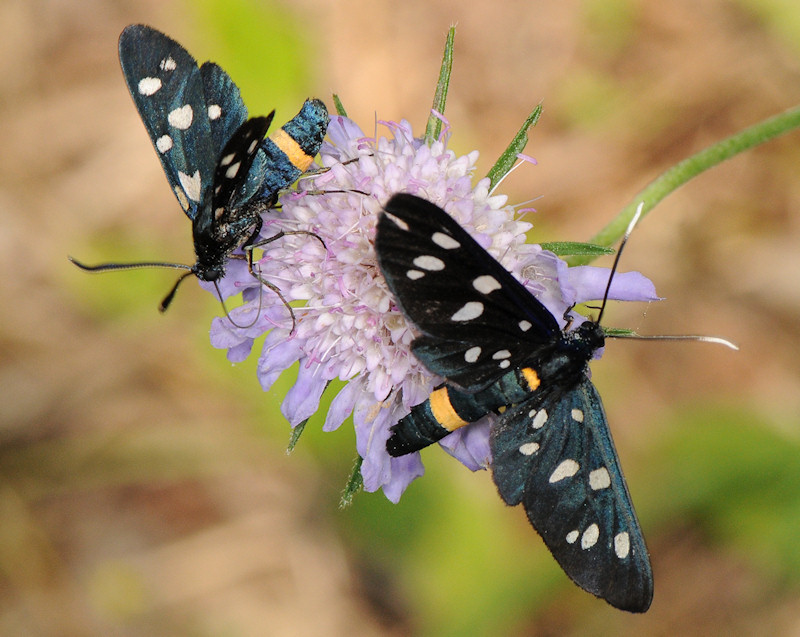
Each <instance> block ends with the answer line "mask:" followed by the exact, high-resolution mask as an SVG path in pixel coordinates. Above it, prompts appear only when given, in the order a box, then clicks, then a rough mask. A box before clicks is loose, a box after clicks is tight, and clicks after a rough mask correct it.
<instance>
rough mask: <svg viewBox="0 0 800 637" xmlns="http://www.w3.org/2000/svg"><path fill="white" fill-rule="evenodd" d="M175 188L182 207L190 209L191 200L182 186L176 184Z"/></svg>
mask: <svg viewBox="0 0 800 637" xmlns="http://www.w3.org/2000/svg"><path fill="white" fill-rule="evenodd" d="M173 190H174V191H175V196H176V197H177V198H178V203H179V204H180V205H181V208H183V209H184V210H189V200H188V199H187V198H186V195H185V194H183V190H181V187H180V186H175V188H173Z"/></svg>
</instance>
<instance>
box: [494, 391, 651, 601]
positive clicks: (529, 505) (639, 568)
mask: <svg viewBox="0 0 800 637" xmlns="http://www.w3.org/2000/svg"><path fill="white" fill-rule="evenodd" d="M558 391H559V390H558V388H554V389H553V390H551V391H544V392H540V393H538V394H535V395H533V396H532V398H531V399H530V400H527V401H525V402H523V403H521V404H520V405H517V406H516V407H514V408H512V409H509V410H508V411H506V412H505V413H504V414H503V415H502V416H500V418H499V419H498V421H497V423H496V424H495V425H494V427H493V428H492V433H491V441H490V444H491V449H492V457H493V462H492V467H493V475H494V481H495V484H496V485H497V489H498V491H499V492H500V495H501V496H502V498H503V499H504V500H505V501H506V503H508V504H510V505H515V504H519V503H520V502H521V503H522V504H523V506H524V507H525V511H526V513H527V514H528V519H529V520H530V522H531V524H532V525H533V527H534V528H535V529H536V530H537V531H538V532H539V534H540V535H541V536H542V539H544V542H545V544H546V545H547V547H548V548H549V549H550V552H551V553H552V554H553V557H555V559H556V560H557V561H558V563H559V564H560V565H561V568H563V569H564V572H566V573H567V575H569V576H570V577H571V578H572V579H573V580H574V581H575V583H577V584H578V585H579V586H580V587H581V588H584V589H585V590H587V591H589V592H591V593H594V594H595V595H597V596H598V597H602V598H603V599H605V600H607V601H608V602H609V603H611V604H613V605H614V606H616V607H617V608H622V609H624V610H630V611H635V612H643V611H645V610H647V608H648V607H649V606H650V602H651V600H652V597H653V577H652V571H651V568H650V560H649V556H648V554H647V548H646V546H645V544H644V538H643V537H642V532H641V529H640V528H639V522H638V520H637V519H636V514H635V513H634V510H633V504H632V502H631V497H630V493H629V492H628V487H627V485H626V484H625V479H624V478H623V476H622V471H621V469H620V465H619V459H618V457H617V452H616V450H615V449H614V443H613V442H612V440H611V434H610V432H609V429H608V422H607V421H606V418H605V412H604V411H603V406H602V403H601V402H600V396H599V395H598V393H597V390H596V389H595V388H594V385H592V383H591V382H590V381H589V380H588V379H585V380H584V381H582V382H581V383H580V384H579V385H578V386H577V387H576V388H575V389H572V390H570V391H568V392H566V393H565V394H563V395H558ZM544 405H547V410H548V414H547V418H546V419H543V418H539V419H537V415H538V414H540V413H541V412H542V409H541V408H542V406H544ZM543 420H544V424H542V421H543Z"/></svg>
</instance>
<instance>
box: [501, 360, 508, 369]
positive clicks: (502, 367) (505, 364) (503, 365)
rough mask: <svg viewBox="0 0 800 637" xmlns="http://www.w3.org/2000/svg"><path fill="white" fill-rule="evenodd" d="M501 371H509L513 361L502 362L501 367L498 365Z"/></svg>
mask: <svg viewBox="0 0 800 637" xmlns="http://www.w3.org/2000/svg"><path fill="white" fill-rule="evenodd" d="M498 367H499V368H500V369H508V368H509V367H511V361H500V365H498Z"/></svg>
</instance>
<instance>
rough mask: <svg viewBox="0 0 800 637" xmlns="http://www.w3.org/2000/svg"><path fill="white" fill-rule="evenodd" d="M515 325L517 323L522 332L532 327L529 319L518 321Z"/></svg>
mask: <svg viewBox="0 0 800 637" xmlns="http://www.w3.org/2000/svg"><path fill="white" fill-rule="evenodd" d="M517 325H519V329H521V330H522V331H523V332H527V331H528V330H529V329H531V328H532V327H533V325H531V323H530V321H520V322H519V323H517Z"/></svg>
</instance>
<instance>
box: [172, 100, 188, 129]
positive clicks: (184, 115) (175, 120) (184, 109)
mask: <svg viewBox="0 0 800 637" xmlns="http://www.w3.org/2000/svg"><path fill="white" fill-rule="evenodd" d="M193 118H194V111H192V106H191V104H184V105H183V106H181V107H180V108H176V109H175V110H173V111H170V112H169V115H167V121H168V122H169V125H170V126H174V127H175V128H177V129H178V130H186V129H187V128H189V127H190V126H191V125H192V119H193Z"/></svg>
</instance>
